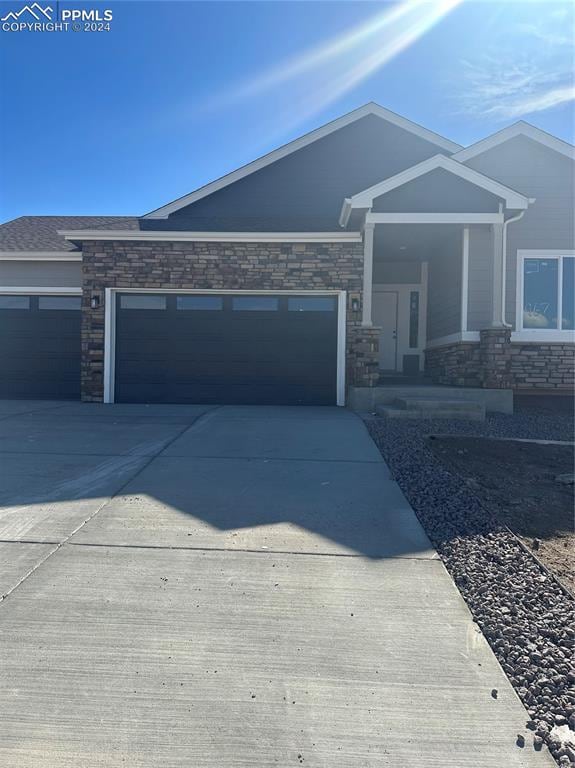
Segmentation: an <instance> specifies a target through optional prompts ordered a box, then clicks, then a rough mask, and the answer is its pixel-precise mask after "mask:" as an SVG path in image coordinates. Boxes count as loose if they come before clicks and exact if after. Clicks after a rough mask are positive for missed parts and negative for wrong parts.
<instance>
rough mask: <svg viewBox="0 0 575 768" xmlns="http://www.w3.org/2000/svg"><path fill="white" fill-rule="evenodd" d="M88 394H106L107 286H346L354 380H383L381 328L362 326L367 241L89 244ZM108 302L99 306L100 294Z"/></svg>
mask: <svg viewBox="0 0 575 768" xmlns="http://www.w3.org/2000/svg"><path fill="white" fill-rule="evenodd" d="M82 250H83V306H82V309H83V312H82V399H83V400H87V401H101V400H102V399H103V394H104V385H103V378H104V377H103V374H104V289H105V288H157V289H158V290H162V289H165V288H181V289H191V288H195V289H213V290H222V289H225V290H274V291H286V290H346V291H348V308H347V318H346V321H347V350H346V357H347V360H346V362H347V366H346V367H347V383H348V384H355V385H356V386H373V385H374V384H375V383H376V382H377V353H378V349H377V329H365V328H361V326H360V323H359V321H360V317H361V306H360V307H359V311H358V312H355V313H353V312H351V310H350V308H349V306H350V301H349V298H350V297H349V294H350V293H354V294H356V295H358V296H359V297H360V303H361V290H362V279H363V245H362V244H361V243H192V242H189V243H188V242H166V241H163V242H155V243H141V242H136V241H133V242H130V241H118V242H100V241H94V242H85V243H84V244H83V249H82ZM94 294H99V295H100V306H99V307H98V308H97V309H92V308H91V306H90V299H91V297H92V295H94Z"/></svg>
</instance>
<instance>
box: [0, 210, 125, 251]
mask: <svg viewBox="0 0 575 768" xmlns="http://www.w3.org/2000/svg"><path fill="white" fill-rule="evenodd" d="M139 228H140V225H139V220H138V219H137V218H136V217H135V216H20V218H19V219H13V220H12V221H7V222H6V224H2V225H0V251H77V250H78V248H77V247H76V246H75V245H74V244H73V243H69V242H68V241H67V240H64V238H63V237H62V235H59V234H58V230H59V229H134V230H137V229H139Z"/></svg>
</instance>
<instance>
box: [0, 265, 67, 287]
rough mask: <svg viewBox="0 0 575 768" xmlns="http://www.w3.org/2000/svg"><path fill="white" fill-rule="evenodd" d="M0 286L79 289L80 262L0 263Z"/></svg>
mask: <svg viewBox="0 0 575 768" xmlns="http://www.w3.org/2000/svg"><path fill="white" fill-rule="evenodd" d="M0 286H2V287H15V288H16V287H20V288H29V287H33V288H40V287H41V288H50V287H53V288H81V287H82V262H81V261H0Z"/></svg>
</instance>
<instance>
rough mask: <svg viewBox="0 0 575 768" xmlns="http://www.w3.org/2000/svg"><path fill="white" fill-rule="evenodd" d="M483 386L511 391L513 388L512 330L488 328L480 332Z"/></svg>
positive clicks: (480, 360)
mask: <svg viewBox="0 0 575 768" xmlns="http://www.w3.org/2000/svg"><path fill="white" fill-rule="evenodd" d="M479 362H480V367H481V369H480V376H481V386H482V387H484V388H485V389H509V387H510V386H511V329H510V328H486V329H484V330H483V331H480V332H479Z"/></svg>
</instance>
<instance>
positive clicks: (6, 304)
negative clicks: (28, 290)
mask: <svg viewBox="0 0 575 768" xmlns="http://www.w3.org/2000/svg"><path fill="white" fill-rule="evenodd" d="M0 309H30V297H29V296H0Z"/></svg>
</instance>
